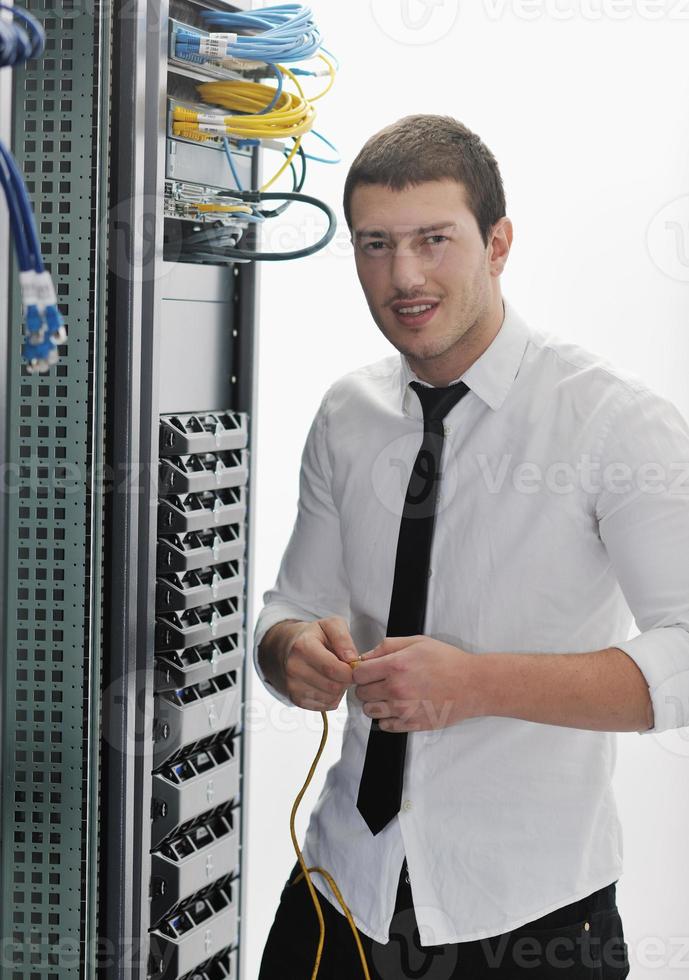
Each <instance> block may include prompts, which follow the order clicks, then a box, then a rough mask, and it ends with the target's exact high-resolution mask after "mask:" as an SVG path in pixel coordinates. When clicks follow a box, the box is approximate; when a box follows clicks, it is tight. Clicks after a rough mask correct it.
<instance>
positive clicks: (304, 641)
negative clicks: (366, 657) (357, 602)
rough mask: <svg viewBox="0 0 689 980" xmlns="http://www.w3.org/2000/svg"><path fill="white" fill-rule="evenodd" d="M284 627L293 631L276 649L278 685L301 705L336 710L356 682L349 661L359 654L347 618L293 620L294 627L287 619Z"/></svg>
mask: <svg viewBox="0 0 689 980" xmlns="http://www.w3.org/2000/svg"><path fill="white" fill-rule="evenodd" d="M282 626H283V623H276V624H275V626H274V627H271V629H273V630H276V631H278V630H279V629H280V627H282ZM284 628H285V629H289V630H290V632H289V633H288V634H287V635H286V638H283V637H280V640H281V642H280V644H279V647H278V648H277V649H276V650H275V656H276V659H277V663H276V667H277V668H278V670H277V676H276V677H275V681H277V684H276V686H279V688H280V690H281V691H282V693H284V694H286V695H287V697H288V698H289V699H290V701H292V703H293V704H295V705H296V706H297V707H299V708H306V709H308V710H310V711H333V710H334V709H335V708H337V707H338V706H339V704H340V701H341V700H342V695H343V694H344V693H345V691H346V690H347V688H348V687H349V685H350V684H352V683H353V680H352V668H351V667H350V666H349V663H350V662H353V661H355V660H356V659H357V656H358V653H357V650H356V647H355V646H354V641H353V640H352V637H351V634H350V632H349V626H348V625H347V621H346V620H345V619H344V618H343V617H342V616H328V617H326V618H325V619H317V620H314V621H313V622H295V621H293V622H292V624H291V626H288V625H287V621H284ZM270 632H271V630H268V632H267V633H266V636H265V638H264V641H265V639H267V638H268V634H269V633H270ZM276 639H277V637H276ZM271 645H272V643H271V641H270V640H269V643H268V644H266V646H267V648H268V649H270V647H271ZM261 646H263V642H262V643H261ZM271 659H272V658H271ZM271 683H274V681H273V679H271Z"/></svg>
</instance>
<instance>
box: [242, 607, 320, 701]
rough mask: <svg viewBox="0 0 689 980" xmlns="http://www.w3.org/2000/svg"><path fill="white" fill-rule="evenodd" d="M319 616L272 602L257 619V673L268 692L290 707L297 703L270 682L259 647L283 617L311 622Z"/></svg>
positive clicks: (255, 662)
mask: <svg viewBox="0 0 689 980" xmlns="http://www.w3.org/2000/svg"><path fill="white" fill-rule="evenodd" d="M317 618H318V617H317V616H314V615H313V614H312V613H307V612H306V611H305V610H302V609H297V608H296V607H294V606H287V605H281V604H278V603H271V604H270V605H269V606H264V607H263V609H262V611H261V614H260V616H259V617H258V620H257V621H256V627H255V630H254V646H253V661H254V667H255V668H256V673H257V674H258V676H259V678H260V679H261V682H262V684H263V686H264V687H265V689H266V690H267V691H268V693H269V694H272V695H273V697H274V698H277V700H278V701H281V702H282V704H285V705H287V707H288V708H296V707H297V705H295V704H294V702H293V701H290V699H289V698H288V697H287V696H286V695H285V694H282V693H281V692H280V691H278V689H277V688H276V687H274V686H273V685H272V684H271V683H270V681H269V680H268V678H267V677H266V675H265V674H264V673H263V671H262V670H261V665H260V664H259V662H258V648H259V646H260V645H261V641H262V640H263V637H264V636H265V634H266V633H267V632H268V630H269V629H270V627H271V626H275V624H276V623H281V622H282V620H283V619H301V620H304V621H305V622H306V621H308V622H311V621H312V620H314V619H317Z"/></svg>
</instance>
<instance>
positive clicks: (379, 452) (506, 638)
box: [253, 300, 689, 946]
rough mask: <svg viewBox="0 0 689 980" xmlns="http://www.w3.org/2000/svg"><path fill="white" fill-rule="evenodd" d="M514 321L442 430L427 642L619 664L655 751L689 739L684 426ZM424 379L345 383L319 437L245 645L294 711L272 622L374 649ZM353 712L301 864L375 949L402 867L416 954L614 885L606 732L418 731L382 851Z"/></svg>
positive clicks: (361, 728)
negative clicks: (273, 662) (366, 807)
mask: <svg viewBox="0 0 689 980" xmlns="http://www.w3.org/2000/svg"><path fill="white" fill-rule="evenodd" d="M504 306H505V317H504V320H503V323H502V326H501V328H500V330H499V332H498V333H497V335H496V337H495V338H494V340H493V341H492V343H491V344H490V345H489V347H488V348H487V349H486V350H485V351H484V353H483V354H482V355H481V356H480V357H478V358H477V360H476V361H475V362H474V363H473V364H472V365H471V367H470V368H469V369H468V370H467V371H465V372H464V374H463V375H462V376H461V377H462V380H464V381H465V382H466V384H467V385H468V386H469V388H470V391H469V392H467V394H466V395H465V396H464V398H462V399H461V400H460V401H459V402H458V404H457V405H455V406H454V407H453V408H452V409H451V411H450V412H449V413H448V415H447V416H446V418H445V425H446V430H445V431H446V437H445V445H444V449H443V457H442V461H441V470H442V480H441V485H440V497H439V502H438V507H437V517H436V523H435V531H434V538H433V546H432V554H431V571H430V573H429V575H430V578H429V581H428V586H429V592H428V606H427V613H426V623H425V628H424V634H425V635H427V636H431V637H435V638H436V639H438V640H442V641H443V642H446V643H451V644H453V645H455V646H458V647H461V648H462V649H463V650H466V651H469V652H471V653H474V654H476V655H480V654H482V653H497V652H512V653H519V652H525V653H539V652H542V653H578V652H587V651H593V650H599V649H602V648H605V647H609V646H617V647H620V648H621V649H622V650H624V651H625V653H627V654H628V655H629V656H630V657H631V658H632V659H633V660H634V661H635V663H636V664H637V665H638V667H639V668H640V670H641V671H642V672H643V674H644V677H645V679H646V681H647V683H648V686H649V690H650V694H651V698H652V702H653V708H654V712H655V724H654V727H653V728H651V729H649V730H648V731H649V732H662V731H665V730H667V729H670V728H679V727H682V726H685V725H689V427H688V426H687V423H686V421H685V420H684V418H683V417H682V415H681V414H680V412H679V411H678V410H677V408H676V407H675V406H674V405H673V404H672V403H671V402H670V401H668V400H667V399H665V398H663V397H662V396H660V395H658V394H656V393H654V392H653V391H651V390H650V389H649V388H648V387H647V386H646V385H645V384H644V382H643V381H642V380H640V379H639V378H638V377H636V376H634V375H631V374H629V373H627V372H624V371H621V370H620V369H618V368H616V367H614V366H613V365H612V364H610V363H609V362H607V361H605V360H604V359H603V358H602V357H600V356H599V355H597V354H594V353H592V352H590V351H588V350H586V349H584V348H582V347H580V346H578V345H577V344H574V343H570V342H568V341H565V340H562V339H559V338H558V337H557V336H554V335H552V334H550V333H549V334H545V333H542V332H540V331H539V330H536V329H534V328H532V327H530V326H528V325H527V324H526V323H525V321H524V320H523V319H522V318H521V317H520V316H519V315H518V313H517V312H516V311H515V309H514V308H513V307H512V305H511V304H510V303H509V302H508V301H507V300H504ZM414 379H416V380H420V379H418V378H417V377H416V375H415V374H414V373H413V372H412V371H411V369H410V367H409V364H408V362H407V359H406V357H404V356H403V355H401V354H399V353H395V354H393V355H392V356H389V357H385V358H383V359H381V360H379V361H377V362H375V363H373V364H369V365H367V366H365V367H362V368H359V369H357V370H355V371H351V372H349V373H348V374H346V375H344V376H343V377H341V378H339V379H338V380H337V381H335V383H334V384H332V385H331V386H330V388H329V389H328V390H327V392H326V393H325V395H324V397H323V400H322V402H321V404H320V407H319V409H318V411H317V413H316V415H315V417H314V420H313V423H312V425H311V428H310V430H309V433H308V436H307V438H306V443H305V446H304V450H303V455H302V461H301V471H300V478H299V502H298V510H297V516H296V521H295V524H294V527H293V530H292V534H291V537H290V539H289V542H288V544H287V548H286V551H285V553H284V556H283V558H282V562H281V565H280V569H279V572H278V576H277V580H276V583H275V586H274V587H273V588H272V589H269V590H268V591H267V592H265V593H264V596H263V602H264V606H263V608H262V610H261V611H260V614H259V616H258V620H257V622H256V627H255V634H254V649H253V657H254V664H255V666H256V669H257V671H258V673H259V676H260V677H261V680H262V681H263V683H264V684H265V686H266V687H267V689H268V690H269V691H270V692H271V693H272V694H274V696H275V697H277V698H278V699H279V700H280V701H283V703H285V704H287V705H291V702H290V701H289V699H287V698H285V697H283V696H282V695H281V694H279V692H277V691H276V690H275V689H274V688H273V687H272V685H270V683H269V682H268V681H267V679H266V678H265V676H264V675H263V673H262V671H261V669H260V666H259V664H258V659H257V648H258V645H259V644H260V642H261V640H262V638H263V635H264V633H265V632H266V630H267V629H268V628H269V627H270V626H272V625H273V624H274V623H277V622H279V621H280V620H283V619H303V620H314V619H319V618H322V617H324V616H328V615H341V616H344V617H345V618H346V620H347V621H348V622H349V624H350V630H351V634H352V637H353V639H354V642H355V644H356V646H357V649H358V651H359V652H362V651H364V650H369V649H371V648H372V647H374V646H375V645H376V644H377V643H379V642H380V641H381V639H382V638H383V637H384V635H385V629H386V626H387V620H388V612H389V606H390V593H391V588H392V579H393V571H394V565H395V553H396V547H397V537H398V532H399V525H400V518H401V515H402V509H403V505H404V497H405V492H406V487H407V483H408V481H409V475H410V472H411V466H412V464H413V461H414V459H415V457H416V453H417V451H418V449H419V446H420V445H421V440H422V436H423V413H422V411H421V405H420V402H419V399H418V396H417V395H416V393H415V392H414V391H413V389H411V388H410V387H409V381H410V380H414ZM632 615H633V618H634V620H635V621H636V625H637V627H638V629H639V630H640V631H641V633H640V635H636V636H634V638H632V639H627V638H628V636H629V634H630V632H631V630H632ZM346 701H347V720H346V725H345V729H344V734H343V744H342V753H341V757H340V758H339V759H338V760H337V762H336V763H335V764H334V765H332V766H331V768H330V769H329V770H328V772H327V774H326V778H325V784H324V786H323V789H322V791H321V794H320V796H319V798H318V801H317V803H316V806H315V807H314V809H313V811H312V814H311V818H310V822H309V825H308V828H307V831H306V836H305V841H304V847H303V851H304V857H305V860H306V861H307V865H308V866H311V865H319V866H321V867H324V868H326V869H327V870H328V871H329V872H330V873H331V874H332V875H333V876H334V878H335V881H336V882H337V884H338V886H339V887H340V889H341V891H342V893H343V896H344V898H345V901H346V902H347V904H348V905H349V908H350V910H351V912H352V915H353V918H354V921H355V923H356V925H357V927H358V928H359V929H360V930H361V931H362V932H364V933H366V934H367V935H368V936H371V937H372V938H373V939H375V940H376V941H378V942H380V943H386V942H387V941H388V929H389V926H390V921H391V918H392V914H393V908H394V903H395V895H396V886H397V882H398V876H399V871H400V866H401V863H402V860H403V858H404V856H405V855H406V857H407V863H408V867H409V876H410V881H411V890H412V896H413V901H414V908H415V911H416V917H417V921H418V924H419V930H420V937H421V943H422V945H424V946H428V945H433V944H440V943H456V942H465V941H468V940H476V939H481V938H483V937H487V936H497V935H499V934H502V933H504V932H507V931H508V930H511V929H513V928H516V927H517V926H520V925H523V924H524V923H526V922H529V921H531V920H532V919H535V918H539V917H540V916H542V915H545V914H546V913H548V912H551V911H553V910H554V909H557V908H560V907H562V906H564V905H568V904H569V903H570V902H574V901H577V900H578V899H580V898H583V897H584V896H586V895H588V894H589V893H591V892H593V891H595V890H597V889H598V888H601V887H602V886H604V885H607V884H609V883H610V882H612V881H615V880H617V879H618V878H619V877H620V875H621V874H622V833H621V826H620V822H619V819H618V814H617V810H616V804H615V798H614V795H613V792H612V786H611V777H612V774H613V769H614V766H615V757H616V749H617V735H616V733H614V732H600V731H589V730H584V729H578V728H568V727H563V726H559V725H545V724H540V723H537V722H531V721H524V720H521V719H515V718H503V717H497V716H484V717H479V718H470V719H467V720H465V721H461V722H459V723H457V724H454V725H451V726H449V727H446V728H442V729H438V730H434V731H422V732H410V733H409V735H408V740H407V752H406V761H405V770H404V789H403V798H402V807H401V810H400V813H399V815H398V816H397V817H396V818H395V819H393V820H392V821H391V822H390V823H389V824H388V826H387V827H386V828H385V829H384V830H382V831H381V832H380V833H379V834H378V835H377V836H375V837H374V836H373V835H372V834H371V832H370V830H369V829H368V827H367V825H366V824H365V822H364V820H363V818H362V816H361V814H360V813H359V811H358V810H357V808H356V798H357V794H358V788H359V780H360V778H361V772H362V768H363V764H364V756H365V751H366V743H367V739H368V733H369V728H370V724H371V720H370V718H368V717H367V716H366V715H365V714H364V713H363V711H362V707H361V702H360V701H359V700H358V698H357V697H356V695H355V693H354V686H353V685H352V686H350V687H349V688H348V690H347V695H346ZM293 707H294V706H293ZM304 761H305V764H306V763H307V762H308V760H304ZM313 881H314V884H315V886H316V888H317V889H318V890H319V891H320V892H321V893H322V894H323V895H324V896H325V897H326V898H327V899H328V900H329V901H330V902H331V903H332V904H333V905H334V906H335V908H337V909H338V910H339V908H340V907H339V905H338V903H337V901H336V899H335V896H334V895H333V894H332V892H331V891H330V888H329V886H328V884H327V882H326V881H325V880H324V879H323V877H322V876H321V875H318V874H315V875H314V876H313Z"/></svg>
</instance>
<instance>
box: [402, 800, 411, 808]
mask: <svg viewBox="0 0 689 980" xmlns="http://www.w3.org/2000/svg"><path fill="white" fill-rule="evenodd" d="M402 809H403V810H407V811H408V810H411V800H405V801H404V803H403V804H402Z"/></svg>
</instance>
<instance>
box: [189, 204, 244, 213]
mask: <svg viewBox="0 0 689 980" xmlns="http://www.w3.org/2000/svg"><path fill="white" fill-rule="evenodd" d="M194 207H195V208H196V210H197V211H222V212H223V214H224V213H225V212H229V211H241V212H243V213H244V214H252V213H253V212H252V210H251V208H250V207H249V205H248V204H206V203H203V204H195V205H194Z"/></svg>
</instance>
